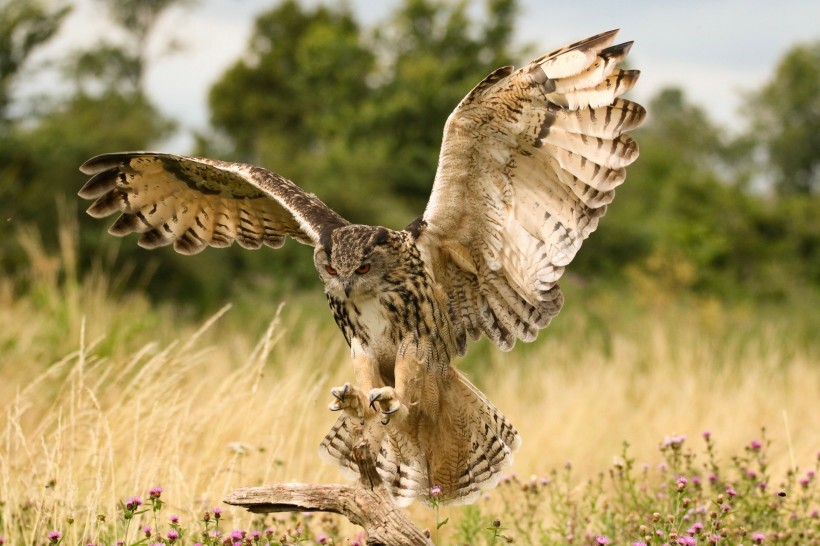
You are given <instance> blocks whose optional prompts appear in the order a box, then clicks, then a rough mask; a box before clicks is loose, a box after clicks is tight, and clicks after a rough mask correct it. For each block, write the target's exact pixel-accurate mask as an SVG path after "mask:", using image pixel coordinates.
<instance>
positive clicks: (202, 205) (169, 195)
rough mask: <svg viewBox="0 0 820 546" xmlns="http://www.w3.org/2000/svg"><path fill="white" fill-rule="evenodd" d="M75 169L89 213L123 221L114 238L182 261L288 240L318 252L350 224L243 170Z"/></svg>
mask: <svg viewBox="0 0 820 546" xmlns="http://www.w3.org/2000/svg"><path fill="white" fill-rule="evenodd" d="M80 170H81V171H82V172H83V173H85V174H88V175H93V176H92V177H91V179H89V180H88V182H87V183H86V184H85V185H84V186H83V188H82V189H81V190H80V192H79V195H80V197H83V198H85V199H94V203H93V204H92V205H91V206H90V207H89V208H88V214H90V215H91V216H94V217H95V218H103V217H106V216H109V215H111V214H114V213H120V216H119V217H118V218H117V220H116V221H115V222H114V224H113V225H112V226H111V228H110V229H109V230H108V231H109V233H111V234H112V235H117V236H120V237H122V236H124V235H127V234H129V233H139V234H140V238H139V242H138V244H139V245H140V246H141V247H143V248H149V249H150V248H156V247H159V246H165V245H170V244H173V245H174V250H176V251H177V252H179V253H181V254H196V253H198V252H200V251H202V250H203V249H205V248H206V247H207V246H213V247H226V246H229V245H230V244H231V243H233V242H234V241H236V242H237V243H239V245H240V246H242V247H244V248H250V249H254V248H259V247H261V246H262V245H263V244H264V245H266V246H269V247H272V248H279V247H280V246H282V244H284V242H285V237H290V238H292V239H295V240H296V241H299V242H300V243H303V244H307V245H311V246H316V245H318V244H320V242H321V239H322V236H323V235H324V234H327V233H329V231H330V230H332V229H333V228H335V227H339V226H343V225H346V224H348V222H347V220H345V219H344V218H342V217H341V216H339V215H338V214H336V213H335V212H334V211H333V210H331V209H330V208H329V207H328V206H327V205H325V204H324V203H322V202H321V201H320V200H319V199H318V198H317V197H316V196H314V195H311V194H309V193H307V192H306V191H304V190H303V189H302V188H300V187H299V186H297V185H296V184H294V183H293V182H291V181H290V180H287V179H286V178H284V177H282V176H280V175H278V174H275V173H272V172H270V171H267V170H265V169H262V168H260V167H254V166H253V165H248V164H246V163H229V162H227V161H218V160H215V159H207V158H203V157H185V156H178V155H172V154H162V153H155V152H120V153H113V154H104V155H99V156H96V157H93V158H91V159H89V160H88V161H86V162H85V163H84V164H83V165H82V166H81V167H80Z"/></svg>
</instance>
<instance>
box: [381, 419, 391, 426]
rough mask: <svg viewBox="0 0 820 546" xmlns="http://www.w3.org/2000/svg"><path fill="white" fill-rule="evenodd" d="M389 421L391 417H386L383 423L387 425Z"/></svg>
mask: <svg viewBox="0 0 820 546" xmlns="http://www.w3.org/2000/svg"><path fill="white" fill-rule="evenodd" d="M389 422H390V417H385V418H384V419H382V424H383V425H387V423H389Z"/></svg>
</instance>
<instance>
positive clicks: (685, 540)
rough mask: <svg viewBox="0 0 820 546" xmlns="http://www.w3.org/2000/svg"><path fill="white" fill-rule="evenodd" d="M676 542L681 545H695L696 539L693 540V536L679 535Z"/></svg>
mask: <svg viewBox="0 0 820 546" xmlns="http://www.w3.org/2000/svg"><path fill="white" fill-rule="evenodd" d="M678 544H680V545H681V546H697V544H698V541H697V540H695V537H689V536H686V537H679V538H678Z"/></svg>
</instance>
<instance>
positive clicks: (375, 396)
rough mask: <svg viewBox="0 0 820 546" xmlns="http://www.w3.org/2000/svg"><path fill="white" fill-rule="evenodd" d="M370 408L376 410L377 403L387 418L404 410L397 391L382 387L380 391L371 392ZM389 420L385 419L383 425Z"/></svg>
mask: <svg viewBox="0 0 820 546" xmlns="http://www.w3.org/2000/svg"><path fill="white" fill-rule="evenodd" d="M369 398H370V407H371V408H373V409H374V410H375V409H376V402H378V403H379V411H381V413H382V414H383V415H385V416H388V415H391V414H393V413H396V412H397V411H399V410H400V409H401V408H402V404H401V402H400V401H399V398H398V395H397V394H396V391H395V390H393V387H382V388H380V389H373V390H371V391H370V396H369ZM386 421H389V418H387V417H385V418H384V419H383V420H382V424H385V425H386V424H387V423H386Z"/></svg>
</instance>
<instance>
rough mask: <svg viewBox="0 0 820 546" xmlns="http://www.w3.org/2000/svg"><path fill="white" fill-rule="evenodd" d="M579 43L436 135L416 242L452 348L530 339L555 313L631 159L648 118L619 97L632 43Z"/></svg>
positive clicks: (512, 73) (512, 74) (473, 95)
mask: <svg viewBox="0 0 820 546" xmlns="http://www.w3.org/2000/svg"><path fill="white" fill-rule="evenodd" d="M616 32H617V31H610V32H605V33H602V34H599V35H597V36H593V37H591V38H588V39H586V40H581V41H579V42H575V43H573V44H569V45H568V46H565V47H562V48H560V49H558V50H556V51H553V52H551V53H548V54H546V55H543V56H541V57H539V58H537V59H535V60H533V61H532V62H530V63H529V64H528V65H526V66H524V67H523V68H520V69H518V70H513V69H512V68H511V67H504V68H501V69H498V70H496V71H495V72H493V73H492V74H490V75H489V76H488V77H487V78H485V79H484V80H483V81H482V82H480V83H479V84H478V85H477V86H476V87H475V88H474V89H473V90H472V91H471V92H470V93H469V94H468V95H467V96H466V97H465V98H464V100H462V101H461V103H460V104H459V105H458V107H456V109H455V110H454V111H453V113H452V114H451V115H450V118H449V119H448V120H447V124H446V126H445V129H444V141H443V144H442V148H441V154H440V157H439V167H438V171H437V172H436V179H435V183H434V185H433V192H432V195H431V196H430V201H429V202H428V205H427V209H426V210H425V213H424V216H423V217H422V220H423V221H424V226H425V227H424V228H423V229H422V230H421V232H420V235H419V237H418V239H417V242H416V244H417V245H418V246H419V248H420V249H421V251H422V253H423V254H425V256H426V257H427V258H428V259H429V261H428V263H430V264H431V270H432V273H433V275H434V277H435V278H436V280H437V282H439V283H440V285H441V286H442V288H443V289H444V291H445V292H446V293H447V294H448V297H449V302H448V304H449V306H450V314H451V317H452V319H453V321H454V322H455V323H456V330H457V333H458V335H459V341H460V343H459V347H461V348H462V349H463V347H464V346H465V345H466V343H465V339H466V337H467V336H469V337H472V338H476V337H478V336H479V335H480V334H481V333H484V334H486V335H487V336H488V337H489V338H490V339H491V340H492V341H493V342H495V343H496V344H497V345H499V346H500V347H501V348H503V349H510V348H512V346H513V345H514V343H515V340H516V339H521V340H525V341H529V340H532V339H534V338H535V336H536V335H537V333H538V330H539V329H540V328H543V327H545V326H546V325H547V324H549V321H550V319H551V318H552V317H553V316H555V315H556V314H557V313H558V311H559V310H560V308H561V305H562V303H563V296H562V294H561V291H560V289H559V288H558V285H557V282H558V280H559V279H560V278H561V275H562V274H563V272H564V268H565V267H566V266H567V265H568V264H569V263H570V262H571V261H572V260H573V258H574V257H575V255H576V253H577V252H578V250H579V249H580V248H581V245H582V244H583V241H584V240H585V239H586V238H587V237H588V236H589V235H590V233H592V232H593V231H594V230H595V229H596V228H597V226H598V222H599V220H600V218H601V217H602V216H603V215H604V213H605V212H606V208H607V205H609V204H610V203H611V202H612V200H613V198H614V195H615V191H614V190H615V188H616V187H617V186H619V185H620V184H621V183H623V181H624V178H625V167H626V166H627V165H629V164H631V163H632V162H633V161H635V159H636V158H637V157H638V147H637V145H636V143H635V142H634V141H633V140H632V139H631V138H630V137H629V136H628V135H627V134H626V131H628V130H631V129H633V128H635V127H637V126H638V125H640V123H641V122H642V121H643V119H644V117H645V114H646V112H645V110H644V109H643V108H642V107H641V106H640V105H638V104H635V103H634V102H631V101H629V100H625V99H622V98H619V97H620V96H621V95H622V94H623V93H625V92H627V91H628V90H629V89H631V88H632V86H633V85H635V82H636V81H637V79H638V75H639V72H638V71H636V70H623V69H620V68H618V67H617V65H618V63H619V62H621V61H622V60H623V59H624V58H626V56H627V54H628V53H629V50H630V48H631V46H632V43H631V42H627V43H623V44H617V45H612V43H613V41H614V39H615V34H616Z"/></svg>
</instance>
